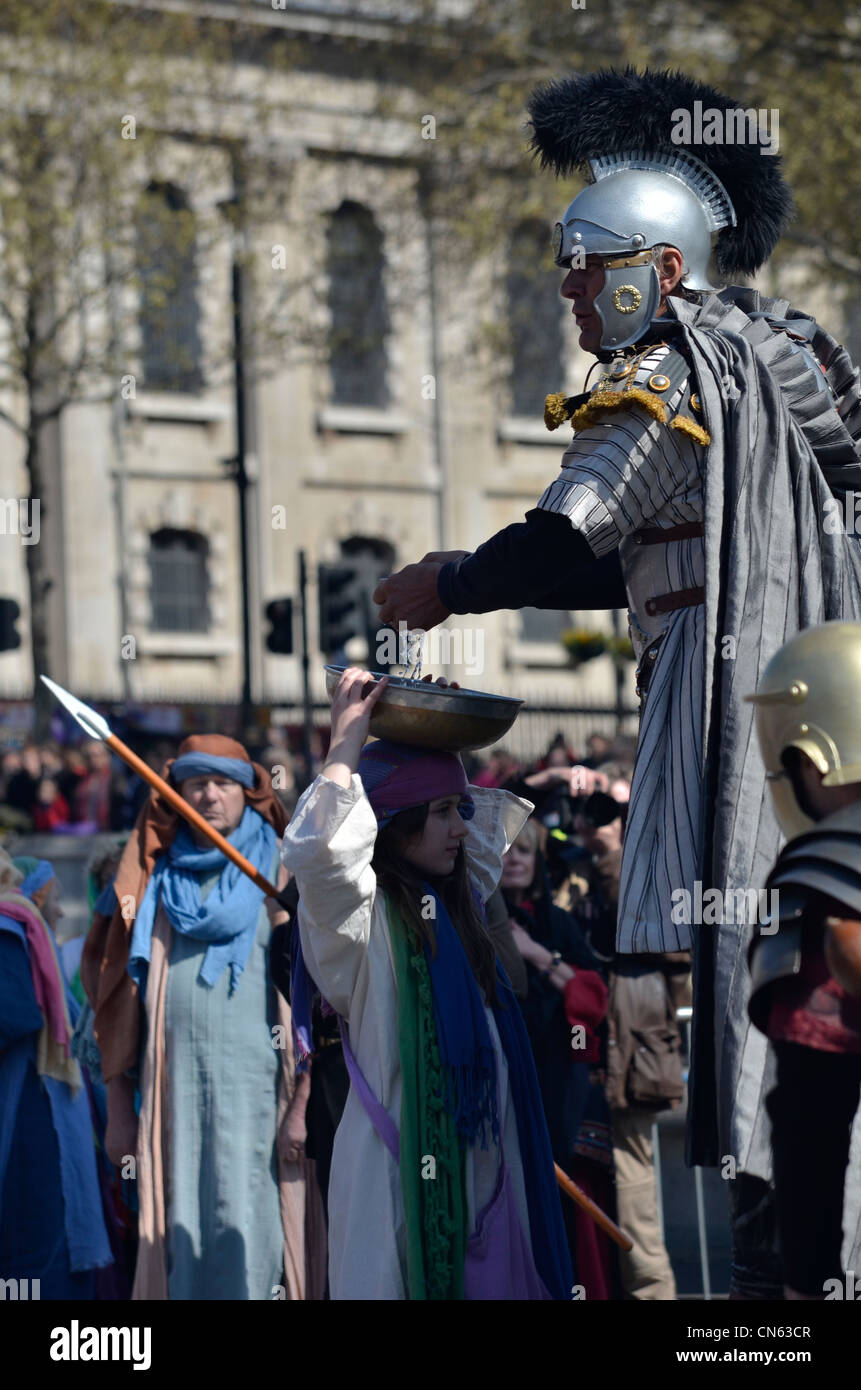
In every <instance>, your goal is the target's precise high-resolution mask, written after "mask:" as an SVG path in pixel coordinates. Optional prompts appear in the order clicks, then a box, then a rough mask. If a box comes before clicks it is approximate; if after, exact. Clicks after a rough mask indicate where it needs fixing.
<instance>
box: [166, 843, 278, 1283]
mask: <svg viewBox="0 0 861 1390" xmlns="http://www.w3.org/2000/svg"><path fill="white" fill-rule="evenodd" d="M276 869H277V861H276V865H275V866H273V872H274V871H275V870H276ZM216 881H217V876H216V875H209V876H208V877H207V878H205V879H203V880H202V885H201V888H202V897H203V898H204V899H205V898H206V895H207V893H208V892H209V891H210V890H211V888H212V887H213V885H214V884H215V883H216ZM162 910H163V909H162V908H159V911H160V912H161V911H162ZM271 934H272V929H271V925H270V922H269V917H268V914H267V912H266V906H265V902H264V903H262V904H261V907H260V916H259V920H258V928H257V937H256V940H255V943H254V947H253V949H252V951H251V955H250V956H249V958H248V964H247V965H246V967H245V969H244V971H243V973H242V975H241V976H240V979H239V983H238V985H237V987H236V990H235V992H234V994H233V997H232V998H229V997H228V989H229V984H230V971H229V970H225V971H223V972H222V974H221V976H220V977H219V979H218V981H217V982H216V984H215V986H214V987H212V988H210V987H209V986H207V985H204V984H201V983H200V981H199V980H198V975H199V973H200V967H201V965H202V963H203V957H204V955H205V954H206V951H207V947H208V943H207V942H205V941H195V940H193V939H192V938H191V937H186V936H181V935H180V934H179V933H178V932H174V933H173V936H172V946H171V953H170V963H169V967H168V973H167V989H166V1000H165V1058H166V1072H167V1103H166V1110H165V1124H166V1131H167V1133H166V1137H167V1146H166V1147H167V1154H168V1159H167V1166H166V1172H165V1183H166V1210H167V1267H168V1296H169V1298H170V1299H172V1300H173V1299H241V1300H248V1299H250V1300H260V1299H271V1298H272V1297H273V1296H277V1292H276V1294H275V1295H273V1289H275V1290H277V1286H279V1285H280V1284H282V1283H283V1275H282V1267H283V1236H282V1226H281V1212H280V1202H279V1192H278V1177H277V1158H276V1149H275V1140H276V1107H277V1098H278V1081H279V1070H280V1053H279V1052H278V1050H277V1049H276V1048H275V1047H273V1046H272V1038H273V1035H272V1031H271V1029H272V1025H273V1024H274V1023H275V1022H276V1019H275V1016H274V988H273V986H272V983H271V976H270V972H269V940H270V937H271Z"/></svg>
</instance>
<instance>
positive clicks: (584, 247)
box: [528, 68, 792, 351]
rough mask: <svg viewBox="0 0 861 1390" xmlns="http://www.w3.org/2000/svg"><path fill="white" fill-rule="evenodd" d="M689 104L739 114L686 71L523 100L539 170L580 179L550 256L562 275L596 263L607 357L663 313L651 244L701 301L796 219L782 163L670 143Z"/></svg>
mask: <svg viewBox="0 0 861 1390" xmlns="http://www.w3.org/2000/svg"><path fill="white" fill-rule="evenodd" d="M696 103H701V105H702V107H708V108H710V109H711V108H718V109H719V110H722V111H725V112H726V111H735V110H736V109H737V107H736V103H735V102H733V101H731V100H730V99H729V98H728V97H726V96H724V95H723V94H722V93H721V92H718V91H716V90H715V89H714V88H711V87H707V86H705V85H704V84H703V83H701V82H697V81H696V80H694V79H693V78H689V77H686V76H685V74H684V73H681V72H654V71H649V70H646V71H645V72H641V73H640V72H637V71H635V69H633V68H627V69H626V70H625V71H624V72H618V71H616V70H614V69H609V70H605V71H601V72H595V73H585V74H578V75H576V76H572V77H566V78H560V79H557V80H555V81H552V82H549V83H545V84H544V85H542V86H541V87H539V88H537V89H536V91H535V92H533V94H532V96H531V98H530V100H529V103H528V109H529V115H530V118H531V123H532V132H533V133H532V139H531V145H532V148H533V150H534V151H535V152H536V153H537V154H538V155H539V156H540V161H541V165H542V167H543V168H549V169H552V170H553V171H554V172H555V173H556V174H557V175H559V176H565V175H568V174H571V173H574V172H576V173H579V174H580V176H581V178H584V179H585V180H586V181H587V185H588V186H587V187H586V188H584V189H583V190H582V192H580V193H578V194H577V196H576V197H575V198H574V200H573V201H572V202H571V204H570V205H569V207H568V209H567V211H566V212H565V213H564V215H563V217H562V220H561V221H560V222H558V223H557V224H556V231H555V235H554V247H553V249H554V256H555V260H556V264H557V265H558V266H559V267H560V268H562V269H568V268H569V267H570V266H571V264H572V260H573V258H574V256H575V253H577V254H579V255H580V256H582V257H584V258H585V256H589V255H592V256H600V257H602V259H603V261H604V266H605V272H606V280H605V284H604V287H603V289H602V290H601V292H600V294H599V295H598V296H597V298H596V300H595V308H596V310H597V311H598V313H599V315H600V317H601V322H602V325H603V333H602V337H601V348H602V349H603V350H605V351H616V350H619V349H621V348H626V347H630V346H631V345H632V344H633V343H636V342H637V341H638V340H639V339H640V338H641V337H643V335H644V334H645V333H646V331H647V329H648V326H649V323H650V322H651V320H652V319H653V318H654V316H655V313H656V312H657V310H658V308H659V305H660V280H659V276H658V272H657V269H656V268H655V265H654V261H653V257H652V250H653V248H654V247H656V246H662V245H668V246H675V247H676V248H677V249H678V250H679V251H680V252H681V254H682V258H683V261H684V274H683V276H682V284H683V286H685V287H686V288H688V289H691V290H695V291H706V292H708V291H709V290H712V289H714V288H715V286H714V285H713V284H712V282H711V274H712V272H711V270H710V263H711V262H712V261H713V263H714V265H715V273H716V275H717V276H718V277H720V278H721V279H724V280H725V279H726V278H728V277H730V276H732V275H733V274H738V273H741V274H744V275H752V274H754V273H755V272H756V271H757V270H758V268H759V266H760V265H762V263H763V262H764V261H765V260H767V258H768V256H769V255H770V254H771V252H772V250H773V248H774V246H775V244H776V242H777V240H778V238H779V236H780V233H781V231H782V230H783V227H784V226H785V224H786V222H787V221H788V219H789V216H790V213H791V211H792V196H791V194H790V192H789V189H788V187H787V185H786V183H785V181H784V179H783V176H782V174H781V173H780V169H779V164H780V159H779V156H778V157H769V158H765V157H763V154H762V150H761V148H760V146H759V145H756V144H730V143H726V144H714V145H700V144H695V146H694V148H691V144H690V143H688V144H686V143H685V142H684V141H680V140H678V139H677V135H678V132H679V130H680V129H681V128H682V126H681V125H680V123H679V119H678V118H679V115H680V113H684V112H686V111H692V110H693V109H694V107H695V105H696ZM689 124H690V123H689ZM691 128H693V127H691ZM691 143H693V142H691ZM694 151H695V152H694ZM574 263H575V264H576V262H574Z"/></svg>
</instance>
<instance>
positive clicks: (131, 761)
mask: <svg viewBox="0 0 861 1390" xmlns="http://www.w3.org/2000/svg"><path fill="white" fill-rule="evenodd" d="M40 679H41V680H42V681H44V683H45V685H47V687H48V689H49V690H50V691H51V693H52V694H53V695H54V696H55V697H56V699H58V700H59V701H60V704H61V705H62V706H63V708H64V709H67V710H68V711H69V713H70V714H71V715H72V718H73V719H75V720H76V721H77V722H78V724H80V726H81V728H82V729H83V730H84V733H85V734H87V735H88V736H89V737H90V738H95V739H99V740H100V741H101V742H102V743H106V744H107V745H108V747H109V748H110V749H111V750H112V751H113V752H114V753H116V754H117V756H118V757H120V758H122V760H123V762H124V763H126V764H127V765H128V766H129V767H130V768H131V769H132V771H133V772H136V773H137V774H138V776H139V777H141V778H143V780H144V781H145V782H148V783H149V785H150V786H151V787H152V788H153V789H154V790H155V791H157V792H159V793H160V795H161V796H163V797H164V798H165V800H166V801H169V802H170V804H171V806H173V808H174V810H176V811H178V812H179V814H180V815H181V816H184V817H185V819H186V820H187V821H189V822H190V823H191V824H192V825H193V826H196V828H197V829H198V830H200V831H201V832H202V833H203V834H204V835H205V836H206V838H207V839H208V840H209V841H210V842H211V843H212V844H213V845H215V846H216V848H217V849H220V850H221V852H222V854H223V855H225V856H226V858H228V859H229V860H230V861H231V862H232V863H233V864H235V865H236V867H237V868H238V869H241V870H242V872H243V873H244V874H246V875H247V876H248V878H250V879H251V881H252V883H256V884H257V887H258V888H262V889H263V892H264V893H266V894H267V896H269V897H271V898H276V899H277V900H278V902H279V903H281V905H282V907H286V908H288V909H289V908H290V906H291V904H290V903H289V902H288V901H287V900H286V899H285V898H284V897H283V894H282V892H281V891H280V890H279V889H278V888H276V886H275V885H274V884H272V883H270V882H269V880H268V878H266V877H265V876H264V875H263V874H262V873H261V872H260V870H259V869H257V868H255V866H254V865H253V864H252V863H251V861H250V860H248V859H246V858H245V855H244V854H240V852H239V850H238V849H236V847H235V846H234V845H231V844H230V842H229V841H228V840H226V839H225V838H224V836H223V835H221V834H220V833H219V832H218V831H217V830H216V829H215V827H214V826H212V825H210V824H209V822H208V821H205V820H204V818H203V816H201V814H200V812H199V811H195V809H194V807H193V806H189V804H188V802H187V801H186V799H185V797H184V796H181V795H180V793H179V792H178V791H176V790H175V788H173V787H172V786H171V785H170V783H169V782H165V780H164V778H163V777H159V775H158V773H157V772H154V771H153V769H152V768H151V767H149V766H148V764H147V763H145V762H144V761H143V759H142V758H139V757H138V755H137V753H134V752H133V751H132V749H131V748H129V747H128V746H127V745H126V744H125V743H123V741H122V739H121V738H118V737H117V735H116V734H114V733H111V729H110V725H109V724H108V722H107V720H106V719H103V718H102V716H101V715H100V714H97V713H96V711H95V710H94V709H90V706H89V705H85V704H84V702H83V700H79V699H78V698H77V696H76V695H72V694H71V693H70V692H69V691H68V690H64V689H63V687H62V686H61V685H57V682H56V681H52V680H50V679H49V678H48V677H47V676H41V677H40Z"/></svg>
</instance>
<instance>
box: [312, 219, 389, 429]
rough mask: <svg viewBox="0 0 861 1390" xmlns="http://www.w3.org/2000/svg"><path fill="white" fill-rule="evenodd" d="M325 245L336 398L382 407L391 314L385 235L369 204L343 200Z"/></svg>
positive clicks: (338, 402) (340, 401)
mask: <svg viewBox="0 0 861 1390" xmlns="http://www.w3.org/2000/svg"><path fill="white" fill-rule="evenodd" d="M326 249H327V270H328V276H329V312H330V315H331V338H330V343H329V365H330V368H331V372H332V401H333V403H334V404H336V405H368V406H376V407H378V408H383V407H385V406H387V405H388V404H389V392H388V386H387V383H386V337H387V335H388V332H389V313H388V305H387V303H386V285H385V266H386V260H385V254H384V251H383V236H382V233H381V231H380V229H379V228H378V227H377V224H376V222H375V221H374V218H373V215H372V214H371V213H370V212H369V211H368V209H367V208H364V207H362V206H361V204H359V203H351V202H344V203H342V204H341V206H340V207H339V208H338V210H337V212H334V213H332V215H331V216H330V218H329V225H328V229H327V248H326Z"/></svg>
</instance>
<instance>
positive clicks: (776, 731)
mask: <svg viewBox="0 0 861 1390" xmlns="http://www.w3.org/2000/svg"><path fill="white" fill-rule="evenodd" d="M745 699H746V700H749V701H750V702H751V703H752V704H755V705H756V706H757V710H756V730H757V733H758V735H759V746H760V748H761V750H762V757H763V761H764V763H765V767H766V772H767V774H768V777H769V780H770V781H771V794H772V797H773V799H774V809H775V812H776V814H777V819H778V821H779V823H780V828H781V830H782V831H783V833H784V834H785V835H786V836H787V838H789V839H794V837H795V836H796V835H802V834H803V833H804V832H805V831H807V830H811V829H812V827H813V821H811V820H810V818H809V816H807V815H806V814H805V813H804V811H802V809H801V807H800V806H799V804H798V802H797V800H796V798H795V792H794V790H793V787H792V782H791V780H790V778H789V777H787V776H786V773H785V769H784V766H783V762H782V760H781V755H782V754H783V752H784V750H785V749H786V748H799V749H800V750H801V752H802V753H806V754H807V756H808V758H810V760H811V762H812V763H814V765H815V766H816V767H818V769H819V771H820V772H823V773H825V776H824V777H823V779H822V785H823V786H824V787H843V786H846V785H847V784H848V783H851V782H861V623H842V622H832V623H823V624H822V625H821V626H820V627H810V628H806V629H805V630H804V632H800V633H799V634H798V636H797V637H793V639H792V641H791V642H787V643H786V645H785V646H784V647H781V649H780V651H779V652H777V653H776V655H775V656H773V657H772V658H771V661H770V662H769V663H768V666H767V667H766V668H765V672H764V673H763V677H762V680H761V682H760V686H759V689H758V690H757V692H756V694H755V695H746V696H745Z"/></svg>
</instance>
